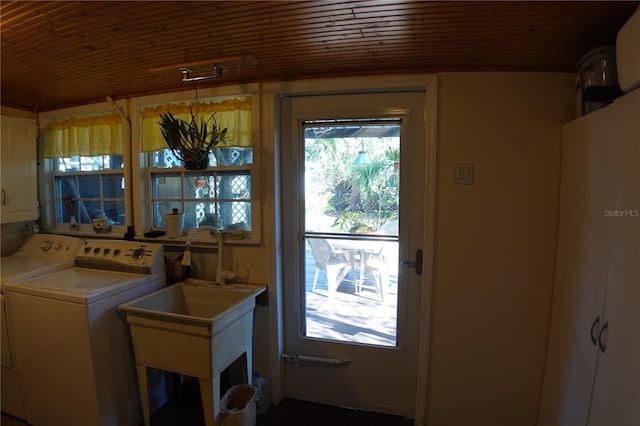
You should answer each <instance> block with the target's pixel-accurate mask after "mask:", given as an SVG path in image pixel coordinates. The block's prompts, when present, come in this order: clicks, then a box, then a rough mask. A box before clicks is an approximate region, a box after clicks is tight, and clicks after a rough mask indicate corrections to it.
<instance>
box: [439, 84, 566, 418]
mask: <svg viewBox="0 0 640 426" xmlns="http://www.w3.org/2000/svg"><path fill="white" fill-rule="evenodd" d="M573 87H574V86H573V75H572V74H550V73H544V74H542V73H447V74H441V75H440V87H439V107H438V108H439V110H438V133H439V136H438V150H439V159H438V167H439V170H438V182H439V183H438V196H437V197H438V201H437V202H438V206H437V217H436V220H437V235H436V260H435V264H436V269H435V280H434V295H433V306H434V309H433V313H432V321H433V323H432V335H431V336H432V341H431V354H430V377H429V389H428V403H427V419H428V423H427V424H428V425H429V426H439V425H465V426H474V425H491V426H500V425H504V426H513V425H518V426H523V425H534V424H535V421H536V413H537V408H538V399H539V392H540V387H541V382H542V375H543V366H544V359H545V351H546V342H547V332H548V321H549V315H550V308H551V292H552V284H553V271H554V261H555V242H556V241H555V240H556V222H557V210H558V190H559V168H560V125H561V124H562V123H564V122H567V121H569V120H571V119H573V117H574V112H575V96H574V91H573V90H574V89H573ZM454 163H473V164H474V167H475V170H474V172H475V183H474V184H473V185H471V186H466V185H453V184H450V183H449V182H450V177H451V165H452V164H454Z"/></svg>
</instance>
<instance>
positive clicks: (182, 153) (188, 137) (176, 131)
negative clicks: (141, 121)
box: [159, 111, 228, 161]
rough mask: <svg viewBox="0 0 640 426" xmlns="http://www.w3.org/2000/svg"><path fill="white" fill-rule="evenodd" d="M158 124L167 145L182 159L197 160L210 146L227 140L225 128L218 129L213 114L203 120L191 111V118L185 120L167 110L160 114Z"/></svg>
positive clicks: (206, 153) (207, 152)
mask: <svg viewBox="0 0 640 426" xmlns="http://www.w3.org/2000/svg"><path fill="white" fill-rule="evenodd" d="M159 124H160V127H161V130H162V136H163V137H164V140H165V142H166V143H167V146H169V148H170V149H171V151H172V152H173V154H174V155H175V156H176V157H178V158H179V159H180V160H182V161H199V160H201V159H202V158H204V157H206V156H208V155H209V151H210V150H211V148H213V147H215V146H216V145H218V144H220V143H224V142H226V141H227V140H228V134H227V128H226V127H225V128H224V129H220V127H219V126H218V123H217V122H216V119H215V114H211V115H210V116H209V118H207V119H206V120H205V119H204V118H203V117H202V116H201V115H200V114H198V115H196V114H194V113H193V111H191V119H190V120H189V121H185V120H182V119H180V118H176V117H174V116H173V114H171V113H170V112H169V113H167V114H161V115H160V123H159ZM209 124H211V127H209Z"/></svg>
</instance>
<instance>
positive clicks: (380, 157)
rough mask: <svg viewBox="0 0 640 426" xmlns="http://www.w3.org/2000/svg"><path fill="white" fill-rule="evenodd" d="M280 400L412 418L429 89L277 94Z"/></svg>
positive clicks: (416, 360) (415, 378)
mask: <svg viewBox="0 0 640 426" xmlns="http://www.w3.org/2000/svg"><path fill="white" fill-rule="evenodd" d="M281 113H282V114H281V131H282V133H281V136H282V137H281V140H282V146H281V148H282V157H281V161H282V162H281V169H282V194H283V196H282V199H283V204H282V216H283V227H282V228H283V239H282V241H283V249H284V257H283V259H284V264H283V273H284V275H283V276H284V302H285V304H284V306H285V308H284V318H285V341H284V352H285V355H284V357H285V382H284V384H285V389H284V393H285V396H286V397H290V398H297V399H302V400H308V401H315V402H321V403H327V404H331V405H338V406H346V407H353V408H358V409H364V410H370V411H377V412H384V413H390V414H397V415H405V416H413V415H414V410H415V400H416V384H417V377H418V373H417V365H418V359H417V355H418V344H419V336H418V332H417V331H418V328H419V322H420V301H421V291H423V288H422V286H421V283H422V277H423V275H421V272H422V271H421V269H422V259H421V257H422V252H423V250H424V248H423V247H422V244H423V237H424V226H425V224H424V222H425V217H426V215H425V213H424V204H425V203H424V192H425V191H424V188H425V164H426V163H425V149H426V146H427V144H428V141H427V140H426V139H427V137H426V134H427V133H426V131H425V116H426V111H425V92H424V91H416V92H402V93H376V94H350V95H322V96H296V97H283V98H282V99H281Z"/></svg>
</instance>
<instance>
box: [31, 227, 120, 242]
mask: <svg viewBox="0 0 640 426" xmlns="http://www.w3.org/2000/svg"><path fill="white" fill-rule="evenodd" d="M42 233H43V234H55V235H67V236H69V237H78V238H103V239H110V240H121V239H123V238H124V232H100V233H98V232H95V231H93V230H82V229H80V230H78V231H71V230H68V231H65V230H62V229H46V230H43V231H42Z"/></svg>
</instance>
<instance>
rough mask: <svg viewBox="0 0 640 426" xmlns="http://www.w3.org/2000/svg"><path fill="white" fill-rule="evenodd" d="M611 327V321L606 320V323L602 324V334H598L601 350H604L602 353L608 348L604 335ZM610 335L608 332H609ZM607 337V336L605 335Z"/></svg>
mask: <svg viewBox="0 0 640 426" xmlns="http://www.w3.org/2000/svg"><path fill="white" fill-rule="evenodd" d="M607 328H609V321H606V322H605V323H604V325H603V326H602V329H601V330H600V334H598V346H600V350H601V351H602V353H604V351H606V350H607V343H606V342H604V343H603V342H602V335H603V334H604V332H605V330H606V329H607ZM607 336H608V333H607ZM605 337H606V336H605Z"/></svg>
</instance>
